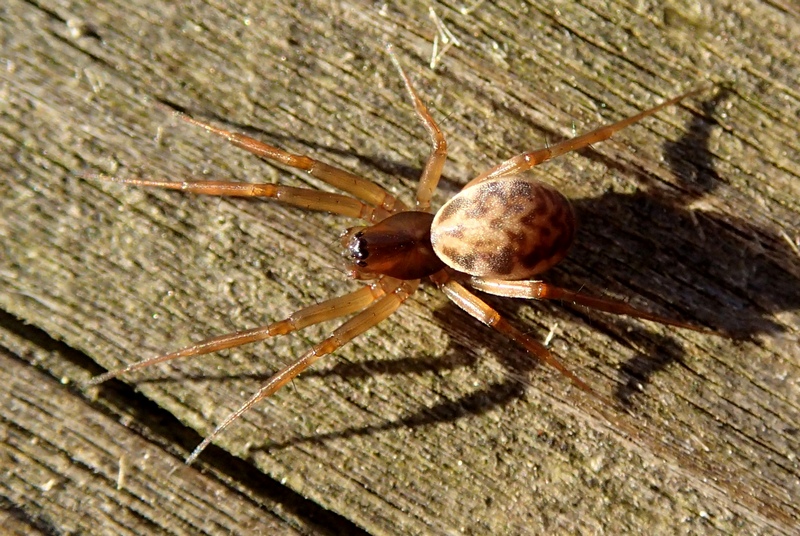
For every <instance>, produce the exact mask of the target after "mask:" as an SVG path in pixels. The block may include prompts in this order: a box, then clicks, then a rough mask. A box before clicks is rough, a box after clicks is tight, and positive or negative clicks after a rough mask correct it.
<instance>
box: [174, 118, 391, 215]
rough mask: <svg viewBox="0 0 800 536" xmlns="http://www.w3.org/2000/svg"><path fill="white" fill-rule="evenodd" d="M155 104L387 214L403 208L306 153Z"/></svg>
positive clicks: (362, 181)
mask: <svg viewBox="0 0 800 536" xmlns="http://www.w3.org/2000/svg"><path fill="white" fill-rule="evenodd" d="M158 107H159V108H162V109H164V110H167V111H169V112H170V113H172V114H173V115H174V116H175V117H177V118H179V119H181V120H183V121H186V122H187V123H189V124H191V125H195V126H198V127H200V128H202V129H204V130H206V131H207V132H210V133H212V134H216V135H217V136H221V137H223V138H225V139H226V140H228V141H229V142H230V143H232V144H233V145H235V146H237V147H240V148H242V149H244V150H246V151H249V152H251V153H252V154H254V155H256V156H258V157H260V158H263V159H265V160H271V161H273V162H278V163H280V164H283V165H285V166H287V167H291V168H296V169H300V170H303V171H307V172H308V174H309V175H311V176H312V177H316V178H318V179H320V180H321V181H324V182H326V183H328V184H330V185H331V186H333V187H335V188H339V189H340V190H343V191H345V192H347V193H349V194H351V195H354V196H356V197H357V198H359V199H361V200H362V201H365V202H367V203H369V204H370V205H373V206H376V207H380V208H382V209H384V210H386V211H387V212H388V213H393V212H395V211H397V210H400V209H404V208H405V206H404V205H403V203H402V202H401V201H399V200H398V199H397V198H396V197H394V196H393V195H392V194H390V193H389V192H387V191H386V190H385V189H383V188H381V187H380V186H378V185H377V184H375V183H374V182H371V181H368V180H366V179H363V178H361V177H359V176H358V175H354V174H352V173H350V172H349V171H345V170H343V169H339V168H337V167H334V166H330V165H328V164H325V163H323V162H320V161H318V160H314V159H313V158H311V157H308V156H305V155H299V154H294V153H290V152H288V151H284V150H283V149H278V148H277V147H273V146H272V145H268V144H266V143H264V142H261V141H258V140H256V139H255V138H251V137H250V136H245V135H244V134H240V133H238V132H231V131H229V130H225V129H223V128H219V127H216V126H214V125H212V124H211V123H206V122H205V121H200V120H199V119H195V118H193V117H191V116H189V115H186V114H184V113H182V112H179V111H177V110H174V109H172V108H170V107H168V106H165V105H163V104H159V105H158Z"/></svg>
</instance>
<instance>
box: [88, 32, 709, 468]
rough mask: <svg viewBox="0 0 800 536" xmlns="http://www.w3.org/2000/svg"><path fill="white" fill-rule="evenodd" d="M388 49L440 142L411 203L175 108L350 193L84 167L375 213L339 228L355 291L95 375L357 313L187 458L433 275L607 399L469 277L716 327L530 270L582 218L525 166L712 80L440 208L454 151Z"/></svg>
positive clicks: (526, 158) (563, 248)
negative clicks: (437, 194) (434, 204)
mask: <svg viewBox="0 0 800 536" xmlns="http://www.w3.org/2000/svg"><path fill="white" fill-rule="evenodd" d="M387 50H388V52H389V55H390V57H391V60H392V62H393V63H394V65H395V67H396V68H397V70H398V72H399V73H400V76H401V77H402V79H403V82H404V84H405V87H406V90H407V92H408V95H409V97H410V98H411V101H412V103H413V105H414V109H415V111H416V114H417V117H418V118H419V120H420V121H421V123H422V125H423V126H424V127H425V129H426V130H427V132H428V135H429V136H430V140H431V144H432V150H431V153H430V156H428V159H427V162H426V163H425V168H424V169H423V171H422V176H421V177H420V180H419V185H418V187H417V195H416V203H415V207H414V208H413V209H409V208H408V206H407V205H406V204H404V203H403V202H402V201H400V200H398V199H397V198H395V197H394V196H393V195H392V194H390V193H389V192H387V191H386V190H385V189H384V188H382V187H380V186H378V185H377V184H375V183H373V182H370V181H368V180H366V179H363V178H361V177H358V176H356V175H353V174H352V173H349V172H347V171H344V170H342V169H338V168H335V167H332V166H329V165H328V164H324V163H322V162H318V161H316V160H314V159H312V158H310V157H308V156H303V155H296V154H292V153H288V152H286V151H283V150H281V149H278V148H276V147H272V146H271V145H267V144H266V143H263V142H260V141H257V140H255V139H253V138H251V137H248V136H245V135H242V134H238V133H235V132H229V131H227V130H224V129H221V128H218V127H215V126H213V125H211V124H208V123H205V122H202V121H198V120H197V119H193V118H191V117H189V116H187V115H185V114H182V113H180V112H174V113H175V115H176V116H177V117H179V118H181V119H182V120H184V121H186V122H187V123H190V124H192V125H196V126H199V127H202V128H204V129H205V130H207V131H208V132H210V133H212V134H216V135H218V136H221V137H223V138H225V139H227V140H228V141H229V142H230V143H232V144H234V145H236V146H238V147H241V148H243V149H245V150H247V151H249V152H251V153H253V154H254V155H256V156H259V157H261V158H263V159H265V160H269V161H272V162H277V163H279V164H282V165H284V166H287V167H290V168H297V169H301V170H304V171H306V172H308V173H309V174H310V175H312V176H313V177H316V178H317V179H320V180H322V181H324V182H326V183H328V184H330V185H331V186H333V187H335V188H338V189H340V190H342V191H344V192H346V193H347V194H349V195H343V194H337V193H329V192H322V191H318V190H312V189H308V188H293V187H289V186H280V185H277V184H251V183H239V182H225V181H185V182H173V181H161V180H143V179H118V178H110V177H104V176H98V175H86V177H87V178H96V179H104V180H111V181H114V182H119V183H123V184H130V185H135V186H145V187H153V188H164V189H172V190H181V191H184V192H192V193H198V194H206V195H217V196H239V197H269V198H273V199H276V200H278V201H281V202H283V203H288V204H290V205H295V206H298V207H301V208H305V209H309V210H321V211H326V212H331V213H335V214H341V215H343V216H349V217H352V218H359V219H361V220H363V221H364V222H366V225H365V226H359V227H353V228H350V229H348V230H347V231H345V232H344V233H343V234H342V237H341V242H342V245H343V246H344V248H345V251H344V254H345V257H346V258H347V259H348V264H349V268H348V275H349V276H350V277H351V278H353V279H361V280H370V281H371V282H370V283H368V284H365V285H364V286H362V287H361V288H359V289H358V290H355V291H353V292H350V293H348V294H345V295H343V296H339V297H335V298H332V299H329V300H326V301H323V302H321V303H319V304H316V305H312V306H310V307H306V308H304V309H301V310H299V311H297V312H295V313H293V314H292V315H290V316H289V317H288V318H286V319H284V320H280V321H278V322H274V323H272V324H269V325H267V326H261V327H257V328H253V329H248V330H244V331H238V332H235V333H229V334H226V335H221V336H218V337H213V338H210V339H206V340H204V341H201V342H199V343H197V344H193V345H191V346H188V347H186V348H182V349H180V350H177V351H175V352H172V353H168V354H165V355H161V356H156V357H152V358H149V359H145V360H142V361H139V362H137V363H133V364H131V365H128V366H126V367H123V368H120V369H118V370H113V371H109V372H106V373H105V374H102V375H99V376H96V377H95V378H92V379H91V380H89V382H88V384H89V385H96V384H99V383H102V382H104V381H106V380H109V379H111V378H114V377H117V376H119V375H121V374H125V373H127V372H131V371H134V370H138V369H141V368H144V367H149V366H151V365H155V364H157V363H162V362H164V361H170V360H172V359H177V358H180V357H190V356H196V355H201V354H207V353H210V352H216V351H219V350H224V349H226V348H233V347H236V346H240V345H243V344H247V343H251V342H255V341H260V340H264V339H267V338H270V337H275V336H278V335H285V334H287V333H291V332H293V331H297V330H299V329H302V328H305V327H307V326H311V325H313V324H317V323H320V322H325V321H328V320H333V319H336V318H341V317H344V316H349V315H354V316H352V317H351V318H350V319H349V320H347V321H346V322H344V323H343V324H342V325H340V326H339V327H338V328H337V329H336V330H334V331H333V333H332V334H331V336H330V337H328V338H327V339H325V340H324V341H322V342H320V343H318V344H317V345H315V346H314V347H313V348H311V349H310V350H308V351H307V352H306V353H305V354H304V355H303V356H302V357H300V358H299V359H297V360H296V361H294V362H293V363H291V364H289V365H287V366H286V367H284V368H282V369H281V370H279V371H278V372H276V373H275V374H274V375H273V376H272V377H271V378H270V379H269V380H268V381H267V382H266V383H265V384H264V385H263V386H262V387H261V388H260V389H259V390H258V392H256V393H255V394H254V395H253V396H252V397H250V399H249V400H247V402H245V403H244V404H243V405H242V406H241V407H240V408H239V409H238V410H236V411H235V412H233V413H232V414H231V415H229V416H228V417H227V418H226V419H225V420H224V421H222V423H220V424H219V426H217V428H216V429H215V430H214V431H213V432H212V433H211V434H210V435H209V436H208V437H206V438H205V439H204V440H203V442H202V443H200V445H198V446H197V448H196V449H195V450H194V451H193V452H192V453H191V455H190V456H189V457H188V458H187V459H186V463H187V464H191V463H192V462H194V461H195V460H196V459H197V457H198V456H199V455H200V453H201V452H202V451H203V449H205V448H206V447H207V446H208V445H209V444H210V443H211V442H212V441H213V440H214V439H215V438H216V437H217V436H218V435H219V434H220V432H222V431H223V430H224V429H225V428H227V427H228V426H229V425H230V424H231V423H233V422H234V421H235V420H236V419H238V418H239V417H240V416H242V414H244V413H245V412H246V411H248V410H249V409H250V408H252V407H253V406H254V405H255V404H256V403H257V402H259V401H260V400H262V399H264V398H266V397H268V396H270V395H272V394H273V393H275V392H276V391H277V390H278V389H280V388H281V387H283V386H284V385H286V384H287V383H288V382H289V381H291V380H292V379H293V378H295V377H296V376H297V375H298V374H300V373H301V372H303V371H304V370H306V369H307V368H308V367H310V366H311V365H312V364H313V363H314V362H315V361H317V360H318V359H320V358H321V357H323V356H325V355H328V354H330V353H331V352H333V351H335V350H336V349H337V348H339V347H341V346H342V345H344V344H346V343H347V342H349V341H350V340H352V339H353V338H354V337H356V336H358V335H360V334H362V333H364V332H365V331H367V330H369V329H370V328H372V327H373V326H375V325H377V324H379V323H380V322H382V321H383V320H385V319H386V318H388V317H389V316H390V315H391V314H392V313H394V312H395V311H396V310H397V308H398V307H400V305H401V304H402V303H403V302H404V301H405V300H407V299H408V298H409V297H410V296H411V295H412V294H413V293H414V291H415V290H416V289H417V287H418V286H419V284H420V281H421V280H422V279H423V278H426V277H427V278H429V279H430V280H431V281H432V282H433V283H434V284H435V285H436V286H437V287H438V288H439V289H440V290H442V292H444V294H445V295H446V296H447V297H448V298H449V299H450V300H452V301H453V302H454V303H455V304H456V305H457V306H458V307H460V308H461V309H463V310H464V311H466V312H467V313H468V314H470V315H471V316H473V317H474V318H476V319H477V320H479V321H480V322H483V323H484V324H486V325H488V326H491V327H492V328H494V329H496V330H497V331H499V332H501V333H503V334H504V335H506V336H507V337H509V338H510V339H512V340H514V341H516V342H518V343H519V344H521V345H522V346H523V347H524V348H525V349H526V350H527V351H528V352H530V353H531V354H533V355H534V356H535V357H536V358H537V359H539V360H541V361H542V362H544V363H547V364H549V365H550V366H552V367H554V368H556V369H557V370H558V371H559V372H560V373H561V374H563V375H564V376H566V377H568V378H569V379H570V380H571V381H572V383H573V384H575V385H576V386H577V387H579V388H580V389H582V390H583V391H585V392H587V393H589V394H591V395H593V396H595V397H597V398H599V399H601V400H603V401H605V402H606V403H610V402H608V401H607V400H606V399H605V398H604V397H602V396H601V395H599V394H597V393H596V392H595V391H594V389H592V388H591V387H590V386H589V385H588V384H587V383H586V382H584V381H583V380H581V379H580V378H579V377H577V376H576V375H575V374H573V373H572V372H570V371H569V370H568V369H567V368H566V367H565V366H564V365H562V364H561V362H559V361H558V360H557V359H556V358H555V357H554V356H553V355H552V354H551V353H550V351H549V350H548V349H547V348H546V347H545V346H544V345H543V344H542V343H540V342H538V341H536V340H535V339H533V338H531V337H529V336H528V335H526V334H525V333H523V332H521V331H520V330H518V329H517V328H515V327H514V326H512V325H511V324H510V323H509V322H508V321H507V320H506V319H505V318H503V317H502V316H501V315H500V314H499V313H498V312H497V311H496V310H494V309H493V308H492V307H490V306H489V305H488V304H487V303H486V302H484V301H483V300H482V299H480V298H479V297H478V296H476V295H475V294H473V293H472V292H471V291H470V290H468V288H467V287H470V288H472V289H475V290H479V291H481V292H485V293H488V294H494V295H497V296H506V297H511V298H528V299H538V300H545V299H547V300H552V299H556V300H563V301H567V302H573V303H577V304H581V305H585V306H588V307H592V308H595V309H599V310H602V311H606V312H609V313H615V314H624V315H630V316H634V317H638V318H643V319H646V320H651V321H654V322H659V323H662V324H668V325H672V326H677V327H681V328H687V329H693V330H696V331H702V332H708V331H707V330H704V329H702V328H698V327H696V326H692V325H690V324H687V323H684V322H680V321H677V320H672V319H669V318H665V317H662V316H659V315H655V314H651V313H648V312H646V311H641V310H639V309H635V308H633V307H631V306H630V305H627V304H626V303H624V302H621V301H616V300H613V299H607V298H599V297H593V296H588V295H585V294H581V293H577V292H573V291H570V290H566V289H563V288H559V287H556V286H553V285H550V284H548V283H545V282H543V281H537V280H532V279H531V278H532V277H533V276H536V275H538V274H540V273H542V272H544V271H545V270H547V269H548V268H550V267H552V266H553V265H555V264H556V263H558V262H559V261H560V260H561V259H563V258H564V256H565V255H566V253H567V250H568V249H569V247H570V245H571V243H572V240H573V237H574V235H575V229H576V223H575V217H574V214H573V212H572V207H571V206H570V203H569V201H568V200H567V199H566V198H565V197H564V196H563V195H562V194H561V193H559V192H558V191H557V190H556V189H555V188H553V187H552V186H549V185H547V184H544V183H542V182H539V181H537V180H535V179H532V178H530V177H526V176H524V175H523V172H524V171H526V170H528V169H530V168H532V167H534V166H536V165H538V164H541V163H542V162H544V161H546V160H550V159H551V158H555V157H557V156H559V155H562V154H564V153H568V152H570V151H574V150H577V149H581V148H583V147H586V146H588V145H590V144H593V143H597V142H600V141H603V140H606V139H608V138H609V137H611V135H612V134H614V133H615V132H618V131H619V130H622V129H623V128H625V127H627V126H629V125H631V124H633V123H636V122H637V121H640V120H641V119H643V118H645V117H647V116H649V115H652V114H654V113H656V112H657V111H659V110H661V109H662V108H664V107H666V106H670V105H672V104H675V103H677V102H679V101H680V100H682V99H685V98H687V97H690V96H693V95H696V94H697V93H699V92H700V91H702V90H703V89H696V90H694V91H690V92H688V93H684V94H683V95H680V96H678V97H675V98H673V99H670V100H668V101H666V102H663V103H662V104H659V105H658V106H655V107H653V108H651V109H649V110H646V111H644V112H641V113H639V114H637V115H634V116H632V117H629V118H627V119H624V120H622V121H619V122H617V123H614V124H612V125H607V126H604V127H602V128H599V129H597V130H594V131H592V132H589V133H587V134H584V135H582V136H578V137H576V138H572V139H568V140H565V141H562V142H560V143H557V144H555V145H553V146H551V147H547V148H545V149H540V150H538V151H531V152H527V153H522V154H519V155H517V156H514V157H512V158H510V159H508V160H506V161H505V162H503V163H501V164H499V165H497V166H495V167H493V168H491V169H489V170H488V171H485V172H484V173H482V174H480V175H479V176H478V177H476V178H475V179H473V180H472V181H470V182H469V183H467V185H466V186H464V188H463V189H462V190H461V192H460V193H459V194H458V195H456V196H455V197H453V198H452V199H450V200H449V201H448V202H447V203H445V204H444V206H442V208H441V209H439V211H438V212H436V213H434V212H432V211H431V209H430V201H431V197H432V195H433V192H434V191H435V189H436V186H437V183H438V182H439V177H440V176H441V173H442V168H443V166H444V162H445V159H446V157H447V143H446V141H445V139H444V135H443V134H442V131H441V130H440V129H439V127H438V125H437V124H436V122H435V121H434V120H433V118H432V117H431V115H430V113H429V112H428V109H427V108H426V107H425V104H423V102H422V100H421V99H420V98H419V96H418V95H417V93H416V91H415V90H414V87H413V86H412V84H411V80H410V79H409V78H408V76H407V75H406V74H405V72H404V71H403V68H402V67H401V66H400V63H399V61H398V60H397V58H396V56H395V55H394V53H393V51H392V49H391V47H387Z"/></svg>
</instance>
